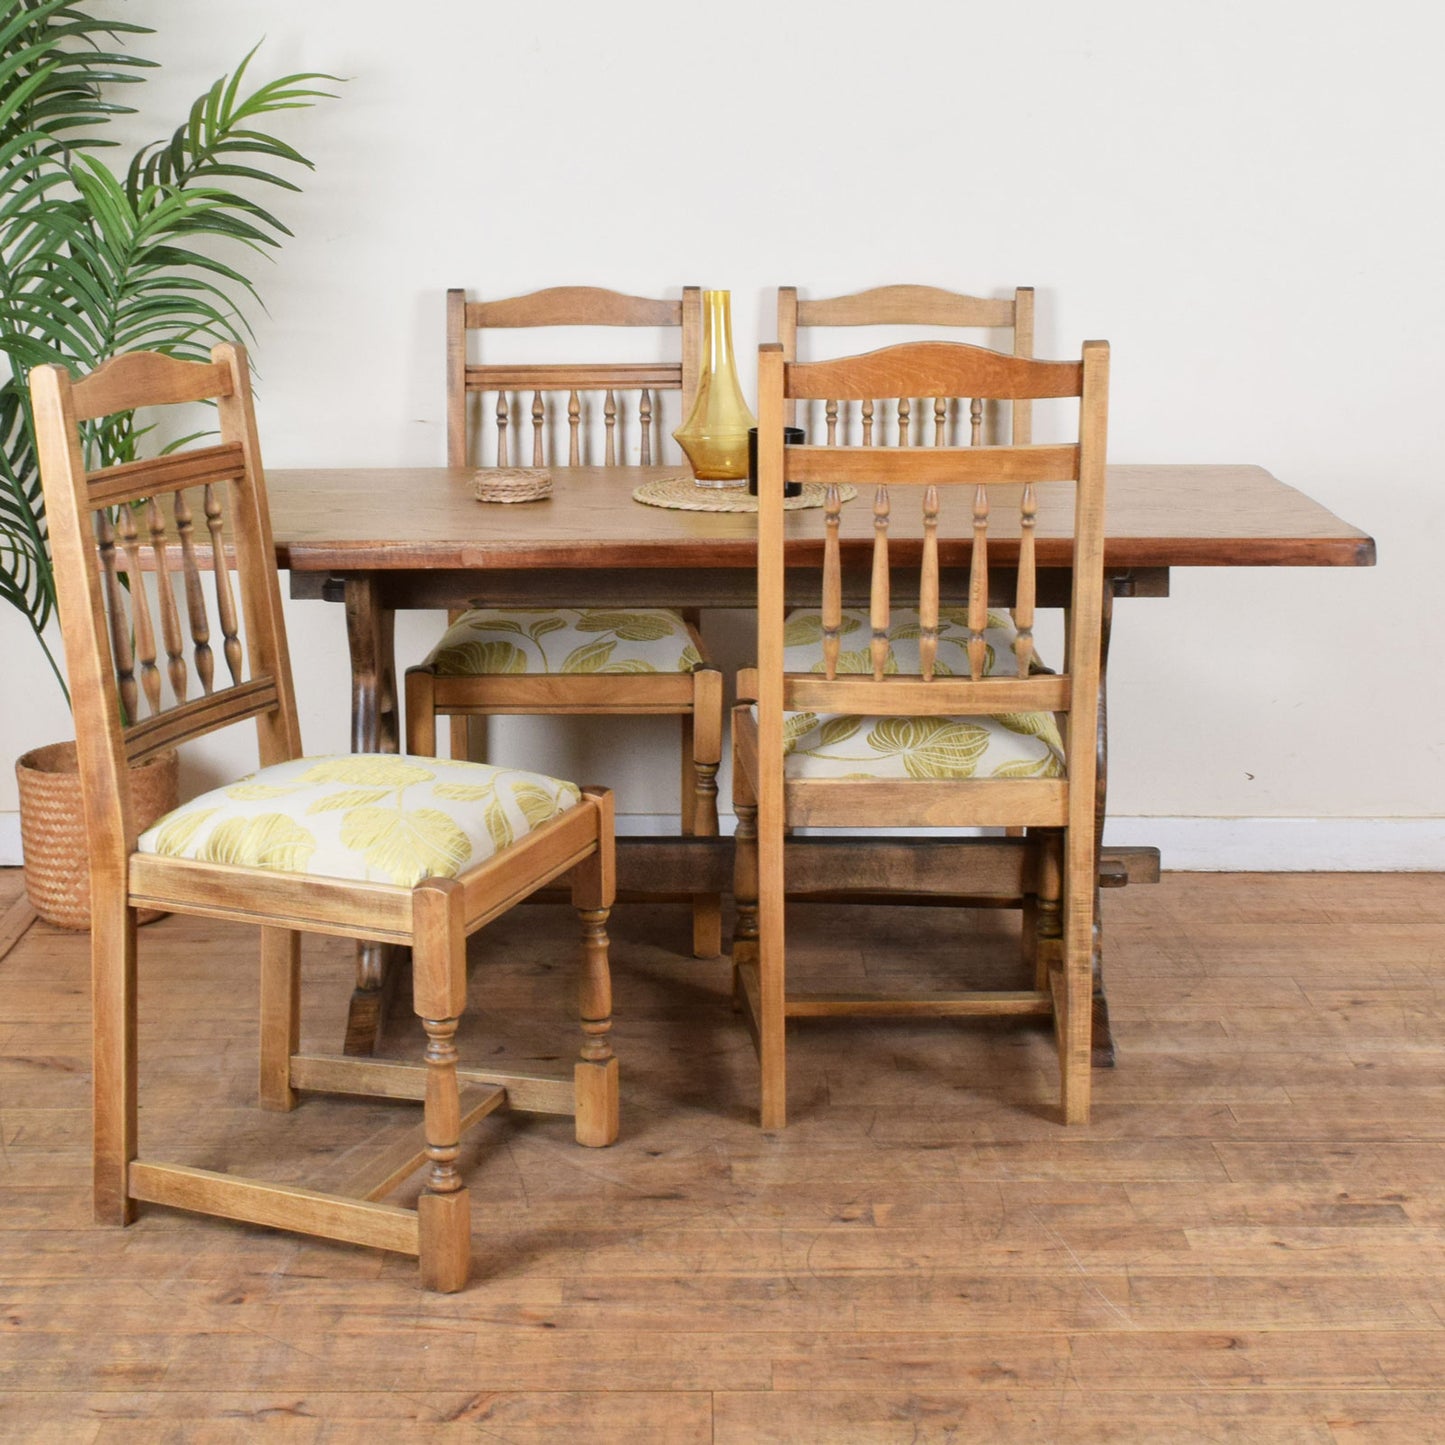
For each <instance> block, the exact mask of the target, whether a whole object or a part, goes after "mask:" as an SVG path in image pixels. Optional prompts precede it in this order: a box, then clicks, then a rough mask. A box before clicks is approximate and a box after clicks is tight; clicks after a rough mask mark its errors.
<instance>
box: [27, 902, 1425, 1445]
mask: <svg viewBox="0 0 1445 1445" xmlns="http://www.w3.org/2000/svg"><path fill="white" fill-rule="evenodd" d="M17 893H18V879H17V877H16V876H15V875H14V874H13V873H8V874H6V873H0V915H3V914H4V913H5V911H6V907H7V905H8V903H9V902H11V901H12V900H13V899H14V898H15V897H16V896H17ZM1105 906H1106V910H1107V912H1106V921H1107V925H1108V940H1109V956H1110V973H1109V988H1110V998H1111V1003H1112V1010H1113V1018H1114V1021H1115V1025H1116V1030H1117V1038H1118V1043H1119V1049H1120V1064H1119V1067H1118V1068H1117V1069H1115V1070H1114V1071H1112V1072H1107V1073H1100V1074H1096V1076H1095V1077H1096V1090H1097V1092H1096V1096H1095V1099H1096V1102H1095V1113H1094V1123H1093V1124H1092V1125H1091V1126H1090V1127H1088V1128H1084V1129H1074V1130H1069V1131H1065V1130H1064V1129H1062V1128H1061V1127H1060V1126H1059V1125H1057V1124H1055V1123H1054V1121H1053V1111H1054V1095H1055V1084H1054V1066H1053V1062H1052V1058H1051V1049H1050V1043H1049V1039H1048V1036H1047V1035H1046V1034H1044V1033H1043V1032H1041V1031H1040V1030H1039V1029H1038V1028H1037V1026H1032V1025H1029V1024H1027V1023H1019V1022H1009V1021H995V1022H992V1023H982V1024H980V1023H970V1024H957V1023H933V1024H928V1023H924V1024H906V1025H900V1024H876V1025H870V1024H856V1023H842V1022H837V1021H827V1022H814V1023H811V1024H809V1025H806V1026H803V1027H800V1028H799V1030H798V1032H797V1034H796V1035H795V1036H794V1041H793V1044H792V1048H791V1055H790V1058H791V1063H792V1091H791V1098H792V1109H793V1116H794V1120H795V1122H794V1124H793V1125H792V1127H790V1128H789V1129H788V1130H787V1131H786V1132H785V1133H784V1134H782V1135H780V1136H778V1137H767V1136H764V1135H763V1134H761V1133H760V1132H759V1131H758V1130H757V1129H756V1128H755V1127H754V1126H753V1124H752V1123H751V1109H752V1105H753V1099H754V1097H755V1085H754V1076H753V1065H752V1056H751V1049H750V1046H749V1044H748V1042H747V1040H746V1038H745V1036H744V1033H743V1029H742V1027H741V1025H740V1023H739V1022H738V1021H737V1019H736V1017H735V1016H734V1015H733V1014H732V1012H731V1010H730V1008H729V1004H728V999H727V980H726V969H725V967H723V966H722V965H719V964H706V963H696V962H693V961H692V960H690V959H686V958H684V957H682V956H681V954H682V953H683V951H684V950H685V948H686V944H687V935H686V919H685V916H684V913H683V910H681V909H679V908H669V907H664V906H655V907H633V908H629V909H626V910H622V911H620V912H619V914H618V915H617V917H616V919H615V927H614V930H613V932H614V965H615V978H616V992H617V1026H616V1040H617V1046H618V1052H619V1054H620V1056H621V1059H622V1067H623V1073H622V1078H623V1134H622V1139H621V1141H620V1142H619V1144H618V1145H617V1146H616V1147H614V1148H613V1149H610V1150H606V1151H587V1150H579V1149H578V1148H576V1147H575V1146H574V1145H573V1144H572V1143H571V1142H570V1130H569V1126H568V1124H567V1122H566V1121H562V1120H544V1119H538V1118H535V1117H533V1118H519V1117H516V1116H508V1115H506V1114H505V1113H503V1114H500V1115H497V1116H494V1117H493V1118H492V1119H490V1120H488V1121H487V1122H486V1123H485V1124H483V1125H482V1126H481V1127H480V1130H479V1141H480V1142H479V1144H478V1146H477V1147H476V1149H475V1150H474V1157H476V1158H477V1159H478V1161H479V1170H478V1172H477V1174H476V1175H475V1176H474V1179H473V1196H472V1197H473V1204H474V1215H475V1221H476V1231H477V1238H476V1246H475V1274H476V1278H475V1280H474V1282H473V1284H472V1286H471V1287H470V1289H469V1290H468V1291H467V1292H466V1293H464V1294H461V1295H457V1296H449V1297H436V1296H426V1295H423V1294H421V1293H419V1291H418V1289H417V1286H416V1282H415V1278H414V1271H413V1266H412V1265H411V1264H410V1263H409V1262H407V1261H405V1260H402V1259H399V1258H395V1257H391V1256H383V1255H381V1254H378V1253H374V1252H370V1251H366V1250H358V1249H351V1248H345V1247H342V1246H330V1245H327V1244H324V1243H320V1242H313V1241H307V1240H300V1239H296V1238H293V1237H290V1236H286V1235H281V1234H275V1233H268V1232H266V1231H263V1230H259V1229H249V1228H239V1227H236V1226H230V1225H226V1224H223V1223H220V1222H213V1221H208V1220H203V1219H198V1218H194V1217H189V1216H185V1215H181V1214H176V1213H171V1212H167V1211H165V1210H160V1209H150V1210H147V1211H145V1212H144V1214H143V1215H142V1218H141V1219H140V1221H139V1222H138V1223H137V1224H136V1225H135V1226H133V1227H132V1228H130V1229H128V1230H124V1231H121V1230H115V1229H110V1228H99V1227H96V1226H95V1225H93V1224H92V1223H91V1220H90V1215H89V1202H88V1194H87V1187H88V1163H87V1152H86V1151H87V1131H88V1127H89V1117H88V1088H89V1076H88V1038H87V1030H88V1014H89V1005H88V999H87V960H86V949H87V940H86V938H85V937H84V936H75V935H67V934H64V933H61V932H58V931H56V930H53V929H51V928H49V927H47V926H46V925H44V924H36V925H34V926H33V927H31V928H30V929H29V930H28V931H27V932H25V933H24V934H23V936H22V937H21V938H20V939H19V941H18V942H16V943H15V944H14V945H13V947H12V948H11V949H10V951H9V952H8V954H6V955H5V957H4V958H3V959H0V1440H3V1441H5V1442H7V1445H9V1442H16V1441H58V1442H65V1445H71V1442H81V1445H86V1442H97V1445H118V1442H127V1445H129V1442H136V1445H140V1442H144V1445H157V1442H171V1441H175V1442H186V1445H194V1442H212V1441H217V1442H221V1441H225V1442H229V1441H251V1440H257V1439H264V1440H270V1439H271V1438H273V1437H274V1438H275V1439H277V1440H284V1441H286V1442H293V1441H304V1442H323V1441H324V1442H338V1441H352V1440H359V1441H367V1442H380V1441H388V1440H393V1439H395V1440H401V1439H405V1440H407V1441H432V1440H437V1441H450V1440H454V1439H456V1440H461V1439H467V1440H487V1441H506V1442H530V1441H544V1440H546V1441H551V1440H571V1439H575V1438H580V1437H582V1436H583V1435H584V1434H585V1436H586V1438H587V1439H588V1440H590V1441H614V1440H615V1441H626V1442H635V1441H643V1442H651V1441H662V1442H669V1445H670V1442H684V1445H685V1442H692V1441H710V1442H719V1445H732V1442H743V1441H770V1442H771V1441H786V1442H818V1441H885V1442H895V1441H896V1442H901V1441H905V1440H906V1441H941V1440H957V1441H1015V1440H1017V1441H1029V1442H1047V1441H1101V1442H1102V1441H1108V1442H1118V1441H1124V1442H1132V1441H1148V1442H1154V1441H1167V1442H1174V1441H1204V1440H1208V1441H1235V1440H1240V1441H1251V1442H1254V1441H1265V1442H1272V1441H1281V1442H1284V1441H1288V1442H1298V1441H1331V1442H1337V1445H1345V1442H1351V1445H1353V1442H1363V1441H1402V1442H1418V1441H1431V1440H1441V1439H1445V1423H1442V1418H1445V1290H1442V1287H1441V1286H1442V1276H1445V1027H1442V1025H1445V877H1439V876H1429V875H1395V876H1360V877H1341V876H1338V875H1332V876H1300V875H1293V876H1287V875H1281V876H1260V875H1247V876H1245V875H1236V876H1220V875H1173V876H1169V877H1166V879H1165V880H1164V882H1163V883H1162V884H1161V885H1160V886H1158V887H1156V888H1149V889H1135V890H1124V891H1122V892H1119V893H1111V894H1109V895H1107V898H1106V905H1105ZM840 915H841V921H842V924H843V927H842V928H841V929H839V930H838V931H837V932H836V933H835V934H830V933H829V932H828V929H827V927H826V925H827V923H828V922H829V919H830V918H836V917H839V916H840ZM795 923H796V928H795V933H796V945H795V951H794V952H795V960H796V965H797V969H798V972H799V973H800V974H806V975H811V976H812V978H813V979H814V980H815V981H816V982H817V983H818V984H819V985H820V986H821V984H822V983H823V981H824V980H828V981H831V982H832V983H833V984H834V985H837V984H839V983H840V982H842V981H844V980H860V981H861V980H864V979H875V980H876V979H880V978H885V977H894V976H900V977H901V976H905V975H906V976H907V977H908V979H909V980H910V982H912V983H913V984H914V985H919V984H923V985H928V984H932V983H940V984H941V983H943V982H944V981H945V980H946V979H947V977H948V976H949V973H950V970H951V968H952V966H953V965H954V964H955V962H956V961H957V959H958V958H960V957H961V956H965V955H966V956H967V957H968V958H969V959H970V960H978V959H982V960H983V962H982V963H981V964H978V965H977V966H978V967H979V968H980V969H981V970H982V971H984V972H987V971H989V970H998V971H999V972H1000V973H1001V974H1002V973H1003V972H1006V969H1005V964H1006V962H1007V960H1008V959H1009V957H1010V956H1011V954H1012V951H1013V950H1014V948H1015V943H1014V940H1013V938H1012V937H1011V935H1010V933H1009V929H1010V927H1011V919H1010V918H1009V917H1008V916H1007V915H1001V914H998V915H996V914H987V913H952V914H950V913H946V912H941V911H933V910H923V909H871V908H870V909H854V910H829V909H827V908H824V907H822V906H819V905H814V906H811V907H799V908H798V909H797V910H796V914H795ZM571 926H572V924H571V917H570V914H569V912H568V911H567V910H566V909H563V908H554V907H551V906H544V907H537V908H532V909H526V910H521V911H519V912H518V913H516V914H514V915H513V916H512V918H511V919H510V920H508V921H505V922H504V923H503V924H502V925H499V926H498V927H497V928H495V929H494V930H492V931H491V932H490V933H489V934H488V935H487V936H486V938H485V940H484V943H485V946H484V947H482V948H480V949H478V958H477V964H476V968H475V970H474V974H473V1003H474V1006H475V1008H476V1009H478V1010H481V1011H484V1014H483V1016H482V1017H480V1018H479V1019H477V1020H476V1021H475V1022H471V1023H469V1024H468V1026H467V1030H466V1033H465V1037H464V1053H465V1054H467V1055H468V1056H470V1057H473V1058H499V1057H503V1056H505V1057H509V1058H532V1059H554V1060H556V1061H558V1063H559V1064H560V1063H561V1062H562V1061H564V1060H565V1059H566V1058H567V1057H568V1056H569V1055H570V1053H571V1051H572V1047H573V1033H572V1029H571V1025H570V1022H569V1018H568V1008H569V1004H570V993H571V975H570V952H569V950H570V946H571ZM141 956H142V977H143V985H142V991H143V1020H142V1040H143V1051H142V1052H143V1056H144V1055H145V1054H146V1051H147V1050H148V1051H149V1053H150V1055H151V1056H153V1057H157V1056H158V1061H157V1062H156V1063H155V1064H154V1066H153V1067H151V1068H149V1069H148V1071H147V1073H146V1076H145V1080H144V1085H143V1090H142V1136H143V1139H145V1140H148V1141H157V1142H158V1143H162V1144H164V1145H165V1146H167V1147H171V1148H173V1150H174V1152H175V1155H176V1156H178V1157H183V1158H185V1159H187V1160H189V1161H190V1162H193V1163H197V1164H203V1165H212V1166H215V1165H216V1164H217V1163H218V1162H219V1161H222V1160H223V1159H225V1158H226V1156H225V1155H224V1154H223V1153H222V1152H221V1151H220V1149H219V1148H218V1141H219V1140H221V1139H223V1138H227V1137H229V1139H230V1140H231V1141H232V1149H233V1153H232V1156H231V1157H232V1158H233V1161H234V1162H235V1163H236V1164H237V1165H238V1166H239V1165H250V1166H256V1167H262V1166H264V1165H265V1164H266V1163H269V1164H271V1165H272V1166H273V1169H274V1172H275V1173H276V1174H277V1175H278V1177H294V1178H302V1179H311V1180H316V1179H318V1178H319V1177H320V1174H324V1173H325V1171H326V1168H327V1166H328V1163H330V1164H332V1165H334V1167H335V1169H336V1170H338V1171H339V1172H341V1173H345V1172H348V1171H349V1170H351V1169H353V1168H355V1167H356V1166H357V1165H358V1164H359V1163H360V1162H361V1160H362V1158H363V1156H364V1155H365V1154H366V1152H367V1151H368V1150H371V1149H378V1150H379V1149H380V1148H382V1147H384V1144H385V1143H386V1141H387V1139H388V1138H390V1137H391V1134H390V1132H389V1131H390V1130H393V1129H395V1128H399V1127H401V1125H402V1124H404V1123H407V1122H410V1121H411V1120H412V1119H413V1118H414V1116H413V1115H411V1114H410V1113H409V1112H407V1111H405V1110H403V1109H400V1108H396V1109H393V1108H390V1107H388V1108H381V1107H377V1106H371V1105H366V1104H337V1103H335V1102H332V1101H323V1100H314V1101H312V1102H309V1103H307V1104H305V1105H303V1106H302V1108H301V1109H299V1110H298V1111H297V1112H296V1113H294V1114H292V1115H289V1116H284V1117H279V1118H278V1117H276V1116H272V1115H266V1114H262V1113H260V1112H259V1111H256V1110H254V1109H253V1108H252V1107H251V1098H252V1094H253V1088H254V1085H253V1068H254V1064H253V1059H254V1043H255V1029H254V1024H253V1017H254V1012H255V1002H256V984H255V967H254V946H253V939H252V938H251V937H249V936H248V935H247V934H246V932H245V931H244V930H240V929H233V928H230V927H222V926H219V925H212V924H206V923H200V922H197V921H194V920H181V919H168V920H165V921H163V922H160V923H157V924H154V925H152V926H151V927H148V928H147V929H145V930H144V932H143V935H142V955H141ZM307 961H308V970H309V973H308V983H307V988H306V1009H307V1023H306V1034H307V1041H308V1043H314V1044H316V1045H320V1046H323V1047H331V1046H334V1045H335V1043H336V1041H337V1037H338V1034H339V1030H340V1027H341V1022H342V1018H343V1014H344V1004H345V1000H346V996H347V993H348V991H349V988H350V978H349V973H350V961H349V949H348V948H347V947H346V946H345V945H344V944H340V943H331V942H320V943H318V944H315V945H314V946H313V945H308V953H307ZM973 966H974V964H973V963H971V964H970V967H973ZM843 986H846V984H843ZM162 990H168V991H169V992H170V994H171V996H172V1000H173V1002H172V1004H171V1006H169V1007H167V1008H165V1009H162V1008H161V1007H160V1006H159V1001H160V998H161V994H162ZM405 1024H406V1020H405V1018H404V1017H403V1016H401V1015H398V1028H397V1030H396V1032H397V1034H398V1035H402V1034H405V1033H406V1032H407V1031H406V1029H405ZM414 1042H415V1036H411V1037H399V1038H398V1039H397V1040H396V1043H395V1045H394V1046H395V1047H396V1048H398V1049H401V1048H404V1047H409V1046H411V1044H413V1043H414ZM160 1051H163V1053H161V1052H160ZM333 1150H334V1151H335V1152H336V1154H337V1155H338V1156H339V1157H337V1158H336V1159H335V1160H329V1158H328V1156H329V1153H330V1151H333ZM318 1171H319V1172H318Z"/></svg>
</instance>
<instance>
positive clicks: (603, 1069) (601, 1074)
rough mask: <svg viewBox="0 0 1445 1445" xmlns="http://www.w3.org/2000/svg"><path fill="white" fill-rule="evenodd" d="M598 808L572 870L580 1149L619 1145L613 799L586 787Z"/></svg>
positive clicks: (575, 1081)
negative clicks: (578, 970)
mask: <svg viewBox="0 0 1445 1445" xmlns="http://www.w3.org/2000/svg"><path fill="white" fill-rule="evenodd" d="M583 793H584V795H585V796H587V797H589V798H591V799H592V801H593V802H595V803H596V804H597V807H598V842H597V851H596V853H594V854H593V855H592V856H591V857H590V858H586V859H584V860H583V861H582V862H581V863H579V864H578V865H577V866H576V867H575V868H574V869H573V870H572V906H573V907H574V908H575V909H576V910H577V917H578V919H579V920H580V922H581V925H582V978H581V987H580V989H579V991H578V994H579V999H578V1002H579V1012H580V1014H581V1018H582V1052H581V1056H580V1057H579V1058H578V1060H577V1063H576V1065H575V1066H574V1067H573V1070H572V1080H573V1089H574V1097H575V1101H576V1107H577V1117H576V1136H577V1142H578V1143H579V1144H585V1145H587V1146H588V1147H589V1148H593V1149H600V1148H604V1147H605V1146H606V1145H608V1144H613V1143H615V1142H616V1140H617V1133H618V1129H619V1127H620V1125H619V1114H618V1090H617V1059H616V1056H615V1055H614V1054H613V1052H612V974H611V970H610V968H609V965H608V940H607V919H608V917H609V915H610V913H611V911H612V904H613V901H614V900H615V898H616V895H617V881H616V876H615V870H614V854H613V844H612V830H613V801H612V794H611V793H609V792H608V791H607V790H606V789H602V788H584V789H583Z"/></svg>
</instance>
